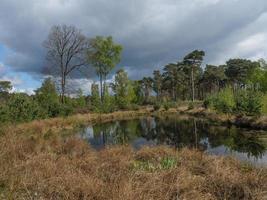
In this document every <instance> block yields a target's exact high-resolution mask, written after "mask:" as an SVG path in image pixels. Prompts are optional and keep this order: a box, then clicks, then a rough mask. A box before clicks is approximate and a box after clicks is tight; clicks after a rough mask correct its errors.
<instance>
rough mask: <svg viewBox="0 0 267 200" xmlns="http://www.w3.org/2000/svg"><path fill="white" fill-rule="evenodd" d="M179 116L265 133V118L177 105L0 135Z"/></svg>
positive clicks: (45, 123) (52, 122)
mask: <svg viewBox="0 0 267 200" xmlns="http://www.w3.org/2000/svg"><path fill="white" fill-rule="evenodd" d="M176 113H178V114H181V115H188V116H193V117H199V118H205V119H208V120H211V121H213V122H219V123H222V124H233V125H236V126H239V127H247V128H252V129H262V130H267V116H259V117H251V116H236V115H229V114H218V113H216V112H215V111H211V110H209V109H205V108H203V107H201V106H198V107H196V108H194V109H188V107H187V106H181V107H178V108H177V109H175V108H171V109H169V110H167V111H166V110H163V109H161V110H158V111H154V110H153V107H143V108H140V109H138V110H132V111H117V112H113V113H107V114H99V113H88V114H76V115H72V116H69V117H64V118H62V117H58V118H51V119H44V120H35V121H32V122H28V123H22V124H17V125H7V126H5V127H4V128H3V129H1V130H0V134H1V132H2V133H3V132H8V130H9V129H12V131H16V132H18V133H23V132H38V133H46V132H47V131H52V132H60V131H61V130H62V129H64V130H66V129H67V130H68V129H73V128H75V127H79V126H83V125H88V124H95V123H101V122H110V121H115V120H125V119H134V118H138V117H141V116H148V115H151V116H162V115H169V114H176Z"/></svg>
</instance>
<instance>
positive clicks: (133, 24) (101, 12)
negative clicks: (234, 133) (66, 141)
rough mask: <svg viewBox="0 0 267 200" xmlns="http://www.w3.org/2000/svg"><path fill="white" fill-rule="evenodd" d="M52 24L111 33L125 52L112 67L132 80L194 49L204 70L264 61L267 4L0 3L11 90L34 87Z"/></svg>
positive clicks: (2, 50) (2, 49)
mask: <svg viewBox="0 0 267 200" xmlns="http://www.w3.org/2000/svg"><path fill="white" fill-rule="evenodd" d="M57 24H67V25H75V26H76V27H77V28H79V29H81V30H82V32H83V33H84V34H85V35H87V36H88V37H94V36H95V35H104V36H107V35H112V36H113V37H114V40H115V41H116V42H118V43H120V44H122V45H123V47H124V51H123V55H122V62H121V63H120V64H119V66H118V67H125V68H126V69H127V71H128V73H129V75H130V77H131V78H133V79H136V78H139V77H141V76H144V75H150V74H151V72H152V71H153V70H154V69H160V68H161V67H162V66H163V65H164V64H167V63H169V62H175V61H178V60H180V59H182V58H183V56H184V55H185V54H186V53H188V52H190V51H192V50H194V49H203V50H205V51H206V57H205V63H209V64H222V63H224V62H225V61H226V60H227V59H229V58H230V57H232V58H233V57H241V58H250V59H258V58H265V59H266V58H267V1H266V0H190V1H188V0H45V1H44V0H0V80H10V81H12V83H13V85H14V86H15V88H16V90H17V91H26V92H31V91H32V90H34V89H35V88H37V87H39V86H40V83H41V81H42V78H43V76H42V74H41V72H42V68H43V67H44V65H45V53H46V52H45V49H44V48H43V46H42V43H43V41H44V40H45V39H46V38H47V35H48V33H49V31H50V28H51V26H52V25H57ZM91 77H92V79H94V75H91ZM75 81H76V83H79V82H81V83H82V86H83V89H84V90H86V88H88V87H89V86H88V83H87V81H86V80H85V79H81V80H80V81H79V80H75ZM89 82H90V81H89Z"/></svg>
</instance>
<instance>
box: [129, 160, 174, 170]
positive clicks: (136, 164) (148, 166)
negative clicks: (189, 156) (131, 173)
mask: <svg viewBox="0 0 267 200" xmlns="http://www.w3.org/2000/svg"><path fill="white" fill-rule="evenodd" d="M176 165H177V160H176V159H175V158H171V157H164V158H162V159H161V160H160V162H158V163H157V162H151V161H149V160H147V161H140V160H135V161H133V170H135V171H139V170H142V171H149V172H154V171H157V170H167V169H172V168H174V167H175V166H176Z"/></svg>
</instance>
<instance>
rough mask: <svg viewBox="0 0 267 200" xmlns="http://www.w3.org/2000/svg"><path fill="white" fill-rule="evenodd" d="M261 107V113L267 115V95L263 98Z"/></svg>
mask: <svg viewBox="0 0 267 200" xmlns="http://www.w3.org/2000/svg"><path fill="white" fill-rule="evenodd" d="M261 105H262V107H261V113H264V114H267V94H265V95H263V96H262V98H261Z"/></svg>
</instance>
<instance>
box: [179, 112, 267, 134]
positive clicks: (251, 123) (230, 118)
mask: <svg viewBox="0 0 267 200" xmlns="http://www.w3.org/2000/svg"><path fill="white" fill-rule="evenodd" d="M177 110H178V113H180V114H186V115H190V116H194V117H202V118H206V119H208V120H211V121H214V122H219V123H222V124H233V125H236V126H239V127H245V128H252V129H261V130H267V116H265V115H263V116H241V115H231V114H222V113H216V112H215V111H212V110H209V109H205V108H203V107H197V108H194V109H190V110H188V109H187V107H180V108H178V109H177Z"/></svg>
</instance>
